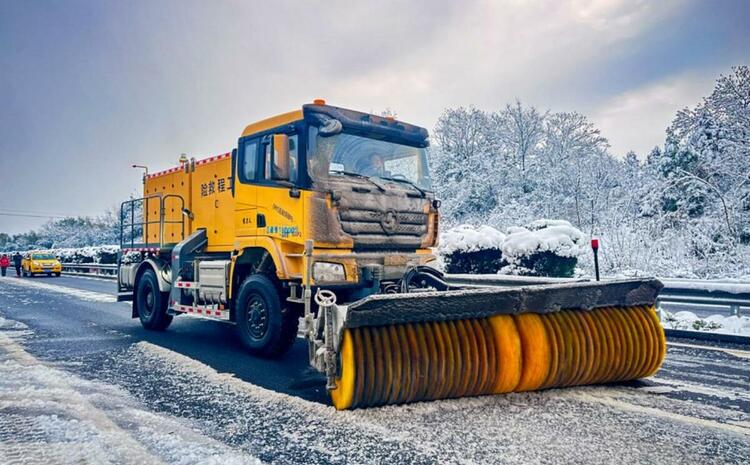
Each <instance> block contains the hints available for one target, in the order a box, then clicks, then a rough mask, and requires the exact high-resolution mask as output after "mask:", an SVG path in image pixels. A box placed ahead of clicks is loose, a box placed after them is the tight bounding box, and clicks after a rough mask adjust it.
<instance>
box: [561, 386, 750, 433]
mask: <svg viewBox="0 0 750 465" xmlns="http://www.w3.org/2000/svg"><path fill="white" fill-rule="evenodd" d="M571 396H572V397H576V398H578V399H580V400H582V401H584V402H596V403H599V404H603V405H607V406H610V407H614V408H616V409H619V410H623V411H626V412H633V413H640V414H643V415H648V416H651V417H659V418H664V419H667V420H672V421H677V422H680V423H687V424H690V425H694V426H700V427H705V428H714V429H719V430H723V431H730V432H732V433H737V434H742V435H745V436H750V428H746V427H744V426H740V425H738V424H736V423H735V424H729V423H720V422H718V421H713V420H706V419H705V418H696V417H689V416H687V415H681V414H679V413H674V412H668V411H666V410H661V409H658V408H654V407H645V406H643V405H636V404H631V403H629V402H625V401H622V400H619V399H614V398H612V397H609V396H607V397H603V396H598V395H594V394H590V393H587V392H573V393H571Z"/></svg>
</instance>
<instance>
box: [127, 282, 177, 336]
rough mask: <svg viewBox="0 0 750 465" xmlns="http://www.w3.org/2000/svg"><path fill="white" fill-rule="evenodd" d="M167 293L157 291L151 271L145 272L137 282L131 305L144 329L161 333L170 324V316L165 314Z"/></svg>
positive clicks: (157, 287) (157, 285)
mask: <svg viewBox="0 0 750 465" xmlns="http://www.w3.org/2000/svg"><path fill="white" fill-rule="evenodd" d="M168 301H169V296H168V293H167V292H161V291H160V290H159V282H158V281H157V279H156V274H155V273H154V272H153V270H147V271H146V272H145V273H143V275H141V278H140V279H139V280H138V286H137V287H136V293H135V300H134V302H133V304H134V305H135V307H136V311H137V312H138V318H140V320H141V324H142V325H143V327H144V328H146V329H151V330H155V331H163V330H165V329H167V327H168V326H169V324H170V323H172V315H168V314H167V302H168Z"/></svg>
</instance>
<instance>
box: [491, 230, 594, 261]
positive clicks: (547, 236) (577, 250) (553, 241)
mask: <svg viewBox="0 0 750 465" xmlns="http://www.w3.org/2000/svg"><path fill="white" fill-rule="evenodd" d="M585 250H586V237H585V236H584V235H583V233H582V232H581V231H579V230H578V229H576V228H574V227H573V225H571V224H570V223H568V222H567V221H563V220H537V221H534V222H532V223H529V224H528V225H527V227H525V228H520V227H512V228H508V236H507V238H506V239H505V241H503V245H502V251H503V256H504V257H505V259H506V260H508V262H509V263H510V264H520V261H521V260H522V259H523V258H525V257H529V256H531V255H533V254H536V253H540V252H550V253H552V254H554V255H557V256H560V257H570V258H578V256H580V255H581V254H583V253H584V252H585Z"/></svg>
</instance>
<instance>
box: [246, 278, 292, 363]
mask: <svg viewBox="0 0 750 465" xmlns="http://www.w3.org/2000/svg"><path fill="white" fill-rule="evenodd" d="M236 305H237V307H236V309H237V311H236V318H235V319H236V323H237V329H238V331H239V334H240V338H241V339H242V342H243V343H244V344H245V346H246V347H247V348H248V349H249V350H250V352H252V353H254V354H258V355H262V356H265V357H278V356H281V355H283V354H284V353H285V352H286V351H288V350H289V348H290V347H291V346H292V344H293V343H294V339H295V338H296V337H297V325H298V323H299V319H298V317H297V315H296V313H295V312H294V311H293V310H292V309H291V308H283V307H282V303H281V297H280V296H279V291H278V290H277V289H276V286H274V283H273V282H272V281H271V280H270V279H269V278H268V277H266V276H264V275H260V274H256V275H251V276H248V277H247V278H246V279H245V281H243V283H242V286H240V292H239V294H238V297H237V304H236Z"/></svg>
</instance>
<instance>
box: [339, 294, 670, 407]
mask: <svg viewBox="0 0 750 465" xmlns="http://www.w3.org/2000/svg"><path fill="white" fill-rule="evenodd" d="M660 289H661V283H659V282H658V281H656V280H631V281H616V282H611V283H607V284H602V283H591V282H583V283H572V284H562V285H544V286H529V287H523V288H515V289H498V288H494V289H486V288H485V289H473V290H462V291H447V292H438V293H418V294H406V295H403V294H398V295H377V296H371V297H368V298H366V299H363V300H362V301H359V302H355V303H354V304H352V305H350V306H348V307H343V308H340V309H339V312H338V314H339V315H340V318H341V320H342V322H343V324H342V325H341V328H340V330H339V341H338V348H337V349H338V350H337V352H336V353H337V356H338V364H337V365H338V369H337V372H336V377H335V388H333V389H330V394H331V398H332V400H333V404H334V406H335V407H336V408H337V409H348V408H359V407H371V406H378V405H385V404H400V403H406V402H416V401H421V400H431V399H445V398H454V397H464V396H476V395H483V394H498V393H504V392H518V391H531V390H537V389H545V388H553V387H563V386H575V385H584V384H597V383H609V382H617V381H625V380H632V379H636V378H641V377H645V376H650V375H652V374H653V373H655V372H656V371H657V370H658V369H659V367H660V366H661V363H662V361H663V359H664V355H665V352H666V344H665V339H664V331H663V329H662V327H661V324H660V323H659V320H658V317H657V315H656V311H655V309H654V303H655V300H656V296H657V294H658V291H659V290H660ZM383 323H388V324H383Z"/></svg>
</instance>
